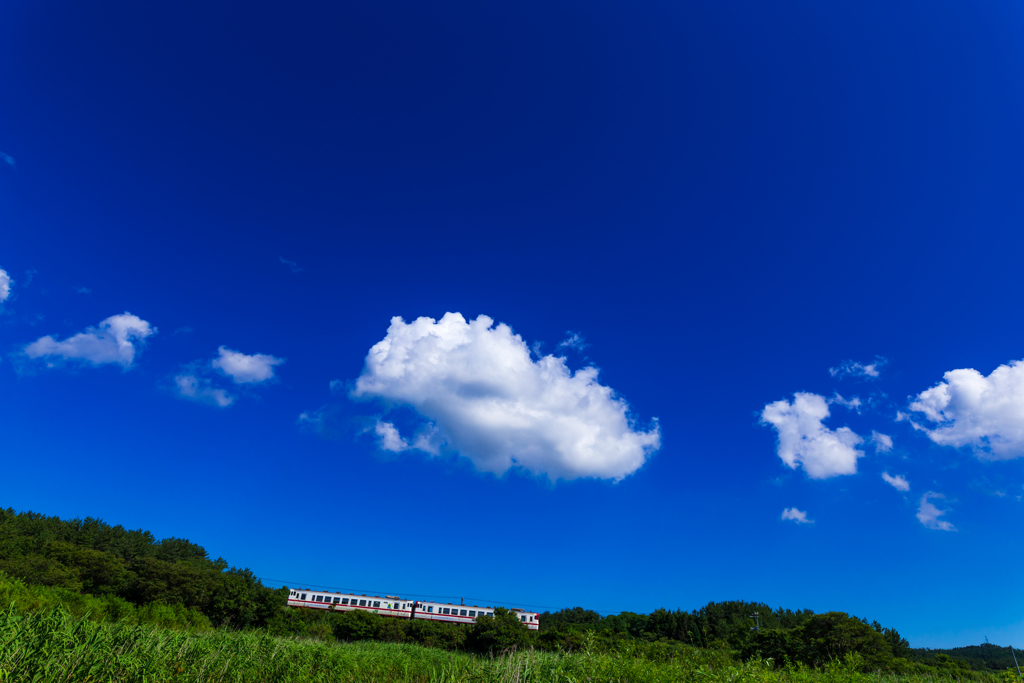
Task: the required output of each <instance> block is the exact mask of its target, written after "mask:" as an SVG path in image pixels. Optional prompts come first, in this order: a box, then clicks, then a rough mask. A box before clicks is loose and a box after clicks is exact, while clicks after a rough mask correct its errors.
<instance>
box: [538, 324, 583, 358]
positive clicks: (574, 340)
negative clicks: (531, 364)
mask: <svg viewBox="0 0 1024 683" xmlns="http://www.w3.org/2000/svg"><path fill="white" fill-rule="evenodd" d="M566 334H567V335H568V336H567V337H566V338H565V339H563V340H562V341H560V342H558V348H560V349H575V350H577V351H582V350H583V349H585V348H587V347H588V346H590V344H588V343H587V340H586V339H584V338H583V335H581V334H580V333H579V332H573V331H572V330H569V331H568V332H566ZM537 351H538V353H537V355H538V356H540V353H539V351H540V349H539V348H538V349H537Z"/></svg>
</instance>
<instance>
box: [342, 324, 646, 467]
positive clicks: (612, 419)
mask: <svg viewBox="0 0 1024 683" xmlns="http://www.w3.org/2000/svg"><path fill="white" fill-rule="evenodd" d="M597 375H598V372H597V370H596V369H595V368H592V367H588V368H583V369H581V370H577V371H576V372H575V373H574V372H572V371H571V370H570V369H569V368H568V366H567V365H566V362H565V359H564V358H559V357H557V356H551V355H549V356H544V357H541V358H539V359H537V360H534V359H533V358H532V357H531V355H530V349H529V347H527V345H526V343H525V342H524V341H523V340H522V338H521V337H520V336H519V335H517V334H515V333H514V332H513V331H512V329H511V328H510V327H509V326H508V325H505V324H499V325H494V321H493V320H492V319H491V318H489V317H487V316H485V315H481V316H480V317H478V318H477V319H476V320H473V321H469V322H467V321H466V319H465V318H463V316H462V315H461V314H459V313H446V314H445V316H444V317H443V318H441V320H439V321H435V320H434V319H432V318H418V319H416V320H414V321H413V322H411V323H406V322H405V321H404V320H403V319H402V318H399V317H395V318H392V319H391V326H390V327H389V328H388V333H387V336H386V337H385V338H384V339H383V340H381V341H380V342H378V343H377V344H375V345H374V346H373V347H372V348H371V349H370V352H369V354H368V355H367V357H366V366H365V368H364V370H363V373H362V375H361V376H360V377H359V379H358V380H357V381H356V385H355V388H354V389H353V391H352V396H353V398H378V399H383V400H384V401H386V402H388V403H390V404H397V405H406V406H410V407H412V408H413V409H415V410H416V412H417V413H419V414H420V415H421V416H422V417H423V418H425V422H424V424H423V425H422V426H421V428H420V430H419V438H417V439H414V440H413V447H418V448H420V449H421V450H426V451H428V452H430V451H433V450H436V449H437V448H441V449H443V450H451V451H455V452H458V453H459V454H461V455H463V456H465V457H467V458H469V459H470V460H472V462H473V464H474V465H475V466H476V467H477V469H479V470H481V471H486V472H494V473H502V472H505V471H507V470H508V469H509V468H511V467H513V466H515V465H518V466H520V467H522V468H524V469H526V470H528V471H530V472H532V473H534V474H545V475H547V476H548V477H549V478H551V479H552V480H555V479H575V478H579V477H594V478H599V479H613V480H620V479H622V478H623V477H625V476H627V475H629V474H631V473H633V472H635V471H636V470H637V469H639V468H640V467H641V466H642V465H643V464H644V462H645V461H646V460H647V458H648V456H649V455H650V454H651V453H652V452H653V451H655V450H657V449H658V448H659V446H660V445H661V433H660V430H659V428H658V425H657V423H656V422H655V423H654V424H653V426H652V427H651V428H650V429H649V430H647V431H644V430H642V429H639V428H637V427H636V425H635V424H634V422H633V420H632V419H631V417H630V414H629V406H628V405H627V404H626V402H625V401H624V400H622V399H621V398H619V397H617V396H616V394H615V392H614V391H613V390H612V389H611V388H610V387H607V386H604V385H602V384H600V383H599V382H598V379H597ZM392 430H394V427H393V425H391V424H388V425H387V428H386V429H384V430H383V431H384V432H386V436H387V437H388V438H387V440H386V444H385V446H386V447H387V446H390V449H391V450H404V447H406V444H407V442H406V441H405V440H403V439H402V437H401V436H400V435H399V434H398V433H397V431H392ZM381 431H382V430H380V429H379V430H378V432H381ZM427 440H429V441H430V442H431V444H433V445H430V444H427V443H425V441H427ZM416 444H420V445H418V446H417V445H416ZM397 445H402V446H403V448H400V449H399V448H397Z"/></svg>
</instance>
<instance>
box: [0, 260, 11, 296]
mask: <svg viewBox="0 0 1024 683" xmlns="http://www.w3.org/2000/svg"><path fill="white" fill-rule="evenodd" d="M13 284H14V280H12V279H11V276H10V275H8V274H7V271H6V270H4V269H3V268H0V303H3V302H4V301H7V299H8V298H9V297H10V296H11V285H13Z"/></svg>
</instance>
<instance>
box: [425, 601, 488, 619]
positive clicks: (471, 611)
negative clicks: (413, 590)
mask: <svg viewBox="0 0 1024 683" xmlns="http://www.w3.org/2000/svg"><path fill="white" fill-rule="evenodd" d="M484 615H489V616H494V608H493V607H477V606H476V605H453V604H452V603H450V602H430V601H427V600H420V601H418V602H417V603H416V613H415V614H414V615H413V618H414V619H428V620H430V621H451V622H454V623H456V624H472V623H473V622H475V621H476V618H477V617H478V616H479V617H482V616H484Z"/></svg>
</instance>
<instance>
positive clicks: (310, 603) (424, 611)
mask: <svg viewBox="0 0 1024 683" xmlns="http://www.w3.org/2000/svg"><path fill="white" fill-rule="evenodd" d="M288 606H289V607H310V608H313V609H334V610H335V611H338V612H353V611H355V610H367V611H369V612H373V613H374V614H379V615H381V616H384V617H398V618H400V619H428V620H430V621H450V622H454V623H457V624H472V623H473V622H475V621H476V619H477V617H482V616H494V608H493V607H477V606H476V605H453V604H452V603H450V602H448V603H442V602H429V601H424V600H403V599H402V598H400V597H398V596H397V595H385V596H384V597H383V598H382V597H380V596H379V595H372V596H368V595H354V594H349V593H329V592H327V591H314V590H293V591H291V592H290V593H289V594H288ZM512 612H513V613H514V614H515V615H516V616H517V617H519V621H521V622H523V623H524V624H525V625H526V628H528V629H530V630H531V631H536V630H537V629H539V628H540V615H538V614H537V613H536V612H527V611H526V610H522V609H515V608H513V609H512Z"/></svg>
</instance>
